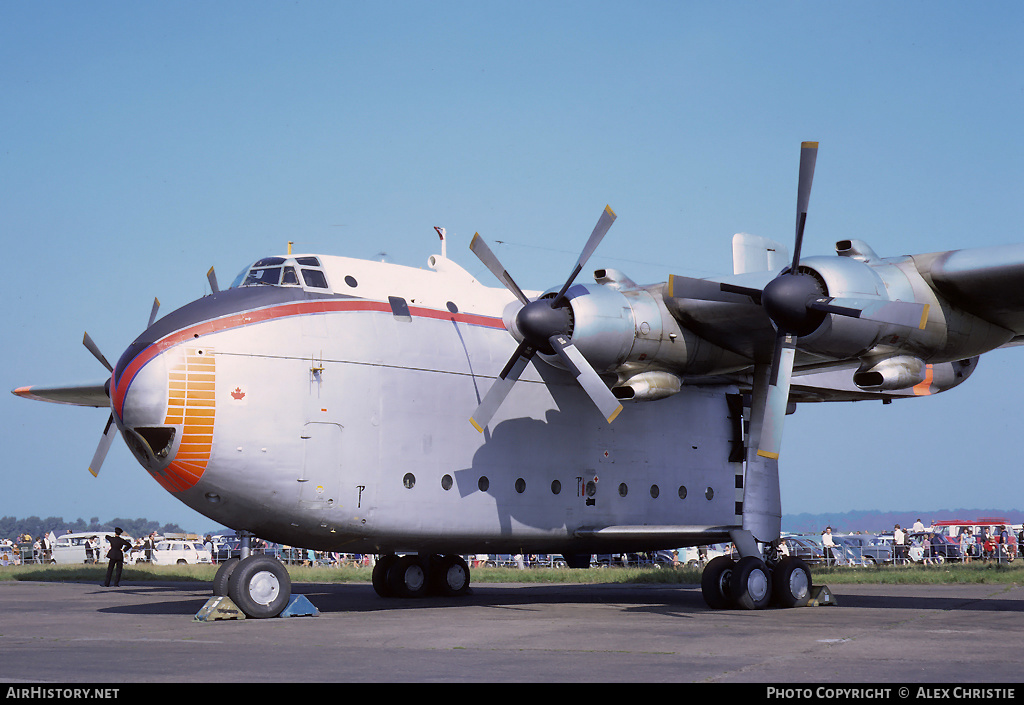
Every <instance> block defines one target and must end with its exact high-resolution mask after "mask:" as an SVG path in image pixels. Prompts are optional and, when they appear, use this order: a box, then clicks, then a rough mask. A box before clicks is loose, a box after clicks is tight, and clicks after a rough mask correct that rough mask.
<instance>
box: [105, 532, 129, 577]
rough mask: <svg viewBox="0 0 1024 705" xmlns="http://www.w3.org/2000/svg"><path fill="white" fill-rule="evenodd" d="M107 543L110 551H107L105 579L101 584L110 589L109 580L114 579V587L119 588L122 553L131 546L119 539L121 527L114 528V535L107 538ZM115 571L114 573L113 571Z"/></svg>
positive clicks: (122, 564)
mask: <svg viewBox="0 0 1024 705" xmlns="http://www.w3.org/2000/svg"><path fill="white" fill-rule="evenodd" d="M107 542H108V543H109V544H110V550H109V551H107V558H108V559H109V560H108V561H107V579H106V581H104V583H103V587H110V578H111V576H113V578H114V587H120V585H121V569H122V568H124V552H125V551H126V550H127V551H130V550H132V545H131V543H129V542H128V541H126V540H125V539H123V538H121V527H120V526H118V527H115V528H114V535H113V536H107ZM115 569H116V571H115Z"/></svg>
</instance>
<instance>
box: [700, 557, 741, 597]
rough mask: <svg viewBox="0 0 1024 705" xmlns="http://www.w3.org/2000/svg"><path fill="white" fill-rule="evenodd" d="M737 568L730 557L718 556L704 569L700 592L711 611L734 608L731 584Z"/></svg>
mask: <svg viewBox="0 0 1024 705" xmlns="http://www.w3.org/2000/svg"><path fill="white" fill-rule="evenodd" d="M735 567H736V563H735V562H734V561H733V560H732V559H731V558H729V557H728V556H718V557H717V558H713V559H711V560H710V561H709V562H708V564H707V566H706V567H705V568H704V572H703V573H702V574H701V578H700V591H701V594H702V595H704V602H706V603H707V605H708V607H710V608H711V609H714V610H724V609H728V608H729V607H732V606H733V604H734V602H733V599H732V592H731V587H730V583H731V582H732V572H733V569H734V568H735Z"/></svg>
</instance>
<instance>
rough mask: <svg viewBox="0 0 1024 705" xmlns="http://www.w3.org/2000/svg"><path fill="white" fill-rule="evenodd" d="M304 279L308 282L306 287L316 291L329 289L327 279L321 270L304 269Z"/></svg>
mask: <svg viewBox="0 0 1024 705" xmlns="http://www.w3.org/2000/svg"><path fill="white" fill-rule="evenodd" d="M302 278H303V279H304V280H305V282H306V286H308V287H312V288H314V289H326V288H327V277H325V276H324V273H323V272H321V271H320V270H319V269H303V270H302Z"/></svg>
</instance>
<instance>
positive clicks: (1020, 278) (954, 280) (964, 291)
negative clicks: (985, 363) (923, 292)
mask: <svg viewBox="0 0 1024 705" xmlns="http://www.w3.org/2000/svg"><path fill="white" fill-rule="evenodd" d="M913 260H914V263H915V265H916V266H917V269H918V271H920V272H921V274H922V275H923V276H924V277H925V279H926V280H928V282H929V284H931V286H932V287H934V288H935V290H936V291H938V292H939V293H940V294H942V296H943V297H945V298H946V299H947V300H949V301H950V302H951V303H953V304H955V305H956V306H959V307H960V308H962V309H964V310H965V311H967V312H969V313H972V314H974V315H975V316H977V317H978V318H981V319H984V320H986V321H988V322H990V323H994V324H996V325H998V326H1002V327H1003V328H1006V329H1007V330H1011V331H1013V332H1014V334H1015V335H1016V336H1022V335H1024V286H1022V283H1024V244H1017V245H999V246H996V247H982V248H977V249H969V250H953V251H951V252H937V253H933V254H930V255H915V256H914V257H913ZM1013 342H1016V341H1013Z"/></svg>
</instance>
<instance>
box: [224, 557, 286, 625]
mask: <svg viewBox="0 0 1024 705" xmlns="http://www.w3.org/2000/svg"><path fill="white" fill-rule="evenodd" d="M291 596H292V581H291V578H290V577H289V576H288V570H287V569H286V568H285V567H284V565H283V564H282V563H281V561H279V560H276V559H274V558H268V557H267V556H249V557H248V558H245V559H243V560H242V561H240V562H239V563H238V566H237V567H236V568H235V569H234V570H233V571H231V576H230V577H229V578H228V597H230V598H231V600H232V601H233V602H234V603H235V605H237V607H238V609H240V610H242V612H244V613H245V616H246V617H252V618H254V619H266V618H268V617H276V616H277V615H279V614H281V610H283V609H284V608H285V607H286V606H287V605H288V600H289V599H290V598H291Z"/></svg>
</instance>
